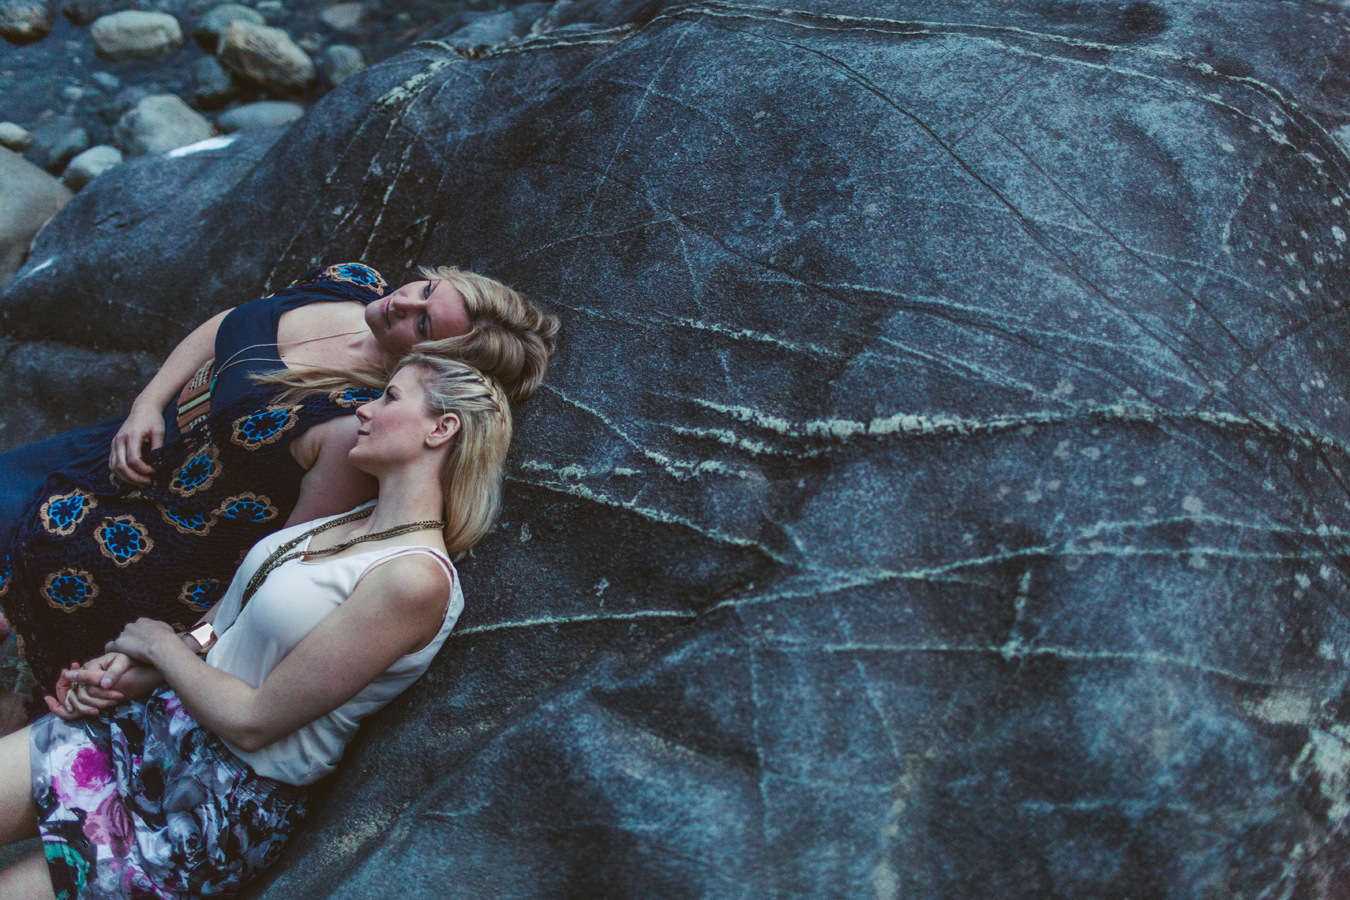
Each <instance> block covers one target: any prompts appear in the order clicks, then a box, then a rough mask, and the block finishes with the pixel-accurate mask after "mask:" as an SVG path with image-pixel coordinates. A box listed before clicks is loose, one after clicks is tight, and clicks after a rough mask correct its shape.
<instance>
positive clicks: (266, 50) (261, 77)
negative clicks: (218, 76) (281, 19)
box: [217, 20, 318, 96]
mask: <svg viewBox="0 0 1350 900" xmlns="http://www.w3.org/2000/svg"><path fill="white" fill-rule="evenodd" d="M217 55H218V57H219V58H220V64H221V65H222V66H224V67H225V68H226V69H227V70H229V71H230V72H233V73H234V74H235V75H237V76H239V77H240V78H242V79H244V80H245V81H248V82H252V83H253V84H256V85H258V86H260V87H262V88H263V89H264V90H266V91H267V92H268V93H271V94H274V95H279V96H286V95H290V94H303V93H304V92H305V91H308V90H309V89H310V88H311V87H313V86H314V82H315V80H316V79H317V75H318V73H317V70H316V69H315V67H314V61H313V60H311V59H310V58H309V56H308V55H307V54H306V53H305V51H304V50H301V49H300V47H298V46H297V45H296V43H295V42H294V41H292V40H291V37H290V35H288V34H287V33H286V32H285V31H282V30H281V29H280V28H269V27H268V26H266V25H255V24H253V23H251V22H245V21H242V20H235V21H233V22H231V23H230V24H229V25H228V26H227V27H226V29H225V32H224V34H223V35H221V38H220V51H219V53H218V54H217Z"/></svg>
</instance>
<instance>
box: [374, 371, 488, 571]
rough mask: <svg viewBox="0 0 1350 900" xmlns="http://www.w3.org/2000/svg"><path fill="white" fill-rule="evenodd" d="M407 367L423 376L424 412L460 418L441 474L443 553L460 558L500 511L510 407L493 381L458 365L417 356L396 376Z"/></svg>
mask: <svg viewBox="0 0 1350 900" xmlns="http://www.w3.org/2000/svg"><path fill="white" fill-rule="evenodd" d="M410 367H411V368H415V369H417V370H418V373H419V374H420V375H421V381H422V388H423V390H424V391H425V392H426V408H427V412H428V413H430V414H431V415H435V416H441V415H445V414H446V413H454V414H455V415H456V416H458V417H459V432H458V433H457V434H456V435H455V437H454V439H453V441H452V443H451V445H450V452H449V454H448V455H447V456H446V458H445V464H444V465H443V466H442V468H441V492H442V494H443V495H444V497H445V548H446V550H448V551H449V552H450V555H451V556H458V555H460V554H461V553H463V552H464V551H466V550H468V549H469V548H470V547H472V546H473V545H474V544H477V543H478V542H479V541H480V540H482V539H483V537H484V536H485V535H486V534H487V533H488V532H489V531H491V530H492V525H493V523H494V522H496V520H497V514H498V512H499V511H500V510H501V503H502V473H503V470H504V467H505V465H506V450H507V447H509V446H510V444H511V405H510V403H508V402H507V398H506V393H505V392H504V391H503V390H502V389H501V386H500V385H498V384H497V382H496V381H495V380H493V379H492V378H488V377H487V376H485V375H484V374H483V373H481V372H479V371H478V370H477V369H475V368H473V367H472V366H469V365H466V364H465V363H463V362H460V361H458V360H454V359H446V358H444V357H442V356H435V355H432V354H429V353H423V352H421V351H417V350H415V351H413V352H412V353H409V354H408V355H407V356H405V357H404V358H403V360H402V361H401V362H400V363H399V364H398V367H397V369H396V370H395V371H398V370H399V369H406V368H410Z"/></svg>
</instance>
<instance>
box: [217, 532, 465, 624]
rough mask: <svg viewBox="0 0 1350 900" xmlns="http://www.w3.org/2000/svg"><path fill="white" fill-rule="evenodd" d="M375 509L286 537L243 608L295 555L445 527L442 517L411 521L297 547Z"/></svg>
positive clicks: (258, 573)
mask: <svg viewBox="0 0 1350 900" xmlns="http://www.w3.org/2000/svg"><path fill="white" fill-rule="evenodd" d="M374 511H375V507H373V506H370V507H367V508H365V509H358V510H355V511H353V512H349V513H347V514H346V515H345V516H339V517H338V518H336V519H333V520H332V521H329V522H324V523H322V524H320V525H319V526H317V527H316V528H312V529H310V530H309V531H306V532H305V533H304V534H302V535H300V536H299V537H296V538H291V539H290V540H289V541H286V543H284V544H282V545H281V546H280V547H278V548H277V549H275V550H273V551H272V553H271V555H270V556H268V557H267V559H266V561H264V562H263V564H262V565H261V566H259V567H258V571H256V572H254V573H253V577H252V578H250V579H249V580H248V587H246V588H244V600H243V603H241V604H240V606H239V608H240V609H241V610H242V609H243V606H244V604H245V603H248V601H249V600H250V599H252V597H253V595H254V594H256V593H257V592H258V588H260V587H262V585H263V582H264V581H266V580H267V576H268V575H270V574H272V572H273V571H274V570H275V569H277V568H278V567H279V566H282V565H285V564H286V563H288V562H290V561H291V560H293V559H299V558H300V557H302V556H331V555H333V554H334V553H341V552H342V551H343V550H346V549H347V548H348V547H351V546H353V545H354V544H360V543H363V542H365V541H379V540H383V539H384V538H390V537H398V536H399V535H401V534H411V533H412V532H414V531H426V530H429V529H432V528H434V529H436V530H437V531H439V530H440V529H442V528H444V527H445V523H444V522H442V521H440V520H437V519H426V520H424V521H421V522H409V523H408V524H406V525H397V526H395V527H393V528H386V529H385V530H384V531H376V532H373V533H371V534H363V535H360V536H359V537H354V538H350V539H348V540H345V541H343V542H342V543H340V544H335V545H333V546H332V547H327V548H325V549H323V550H309V549H307V548H306V549H300V550H296V549H295V548H296V547H297V546H298V545H299V544H301V543H302V542H304V541H307V540H309V539H310V538H312V537H314V535H316V534H318V533H320V532H322V531H328V530H329V529H331V528H337V527H339V526H342V525H346V524H348V523H349V522H355V521H357V520H358V519H365V518H368V517H369V516H370V514H371V513H372V512H374Z"/></svg>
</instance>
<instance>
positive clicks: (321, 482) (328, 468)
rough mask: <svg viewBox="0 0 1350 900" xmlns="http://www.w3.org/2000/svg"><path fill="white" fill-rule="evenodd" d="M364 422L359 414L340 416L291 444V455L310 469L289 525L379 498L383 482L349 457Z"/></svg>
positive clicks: (307, 469)
mask: <svg viewBox="0 0 1350 900" xmlns="http://www.w3.org/2000/svg"><path fill="white" fill-rule="evenodd" d="M360 424H361V423H360V422H358V421H357V420H356V416H338V417H337V418H336V419H329V420H328V421H327V422H324V423H322V424H320V425H315V426H314V427H313V428H311V429H309V431H306V432H305V433H304V434H303V435H301V436H300V438H299V439H298V440H296V441H295V442H294V443H292V444H291V455H292V456H294V457H295V461H296V462H298V463H299V464H300V466H301V468H303V469H305V470H306V471H305V477H304V478H303V479H302V480H301V482H300V498H299V499H298V500H297V501H296V503H295V509H293V510H291V517H290V518H289V519H287V520H286V526H287V527H289V526H291V525H297V524H299V523H301V522H308V521H310V520H312V519H317V518H320V517H322V516H335V515H337V514H338V513H344V512H346V511H347V510H349V509H352V508H353V507H356V506H360V505H361V504H362V503H365V502H366V501H367V500H374V499H375V495H376V494H377V493H378V492H379V487H380V486H379V482H377V481H376V480H375V479H374V478H372V477H371V476H369V475H367V474H366V473H365V472H362V471H360V470H359V469H357V468H356V467H355V466H353V465H352V464H351V463H350V462H348V461H347V453H348V451H350V450H351V449H352V447H354V446H356V429H357V428H359V427H360Z"/></svg>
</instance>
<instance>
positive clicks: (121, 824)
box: [84, 793, 136, 857]
mask: <svg viewBox="0 0 1350 900" xmlns="http://www.w3.org/2000/svg"><path fill="white" fill-rule="evenodd" d="M84 833H85V835H86V836H87V837H88V838H89V840H91V841H92V842H93V843H95V844H102V845H103V846H105V847H107V848H108V849H110V850H111V851H112V855H113V856H115V857H121V856H125V855H126V853H127V851H128V850H130V849H131V845H132V844H134V843H135V842H136V826H135V824H134V823H133V822H132V821H131V816H130V815H128V813H127V807H126V804H125V803H124V802H123V800H122V797H121V795H120V794H116V793H114V794H112V795H111V796H109V797H108V798H107V799H106V800H104V801H103V802H102V803H100V804H99V806H98V809H96V810H94V811H93V812H91V813H90V814H89V817H88V818H87V819H85V821H84Z"/></svg>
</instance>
